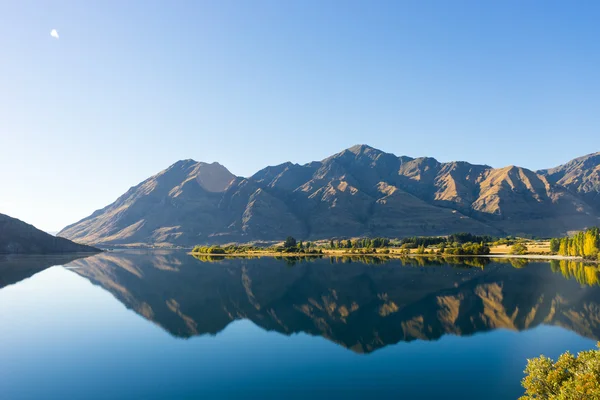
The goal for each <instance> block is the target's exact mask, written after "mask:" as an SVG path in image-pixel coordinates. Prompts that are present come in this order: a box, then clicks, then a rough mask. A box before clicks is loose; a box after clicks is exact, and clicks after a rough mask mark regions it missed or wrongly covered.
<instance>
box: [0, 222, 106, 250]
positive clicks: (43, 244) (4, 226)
mask: <svg viewBox="0 0 600 400" xmlns="http://www.w3.org/2000/svg"><path fill="white" fill-rule="evenodd" d="M98 252H100V250H99V249H96V248H94V247H91V246H86V245H82V244H78V243H74V242H72V241H70V240H68V239H65V238H62V237H56V236H52V235H50V234H48V233H46V232H43V231H41V230H39V229H37V228H36V227H34V226H33V225H29V224H27V223H25V222H23V221H21V220H18V219H16V218H12V217H9V216H8V215H4V214H0V254H66V253H98Z"/></svg>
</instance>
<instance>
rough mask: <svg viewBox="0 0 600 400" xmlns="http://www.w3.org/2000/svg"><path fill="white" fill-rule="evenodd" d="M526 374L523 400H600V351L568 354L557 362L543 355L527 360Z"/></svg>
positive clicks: (523, 383)
mask: <svg viewBox="0 0 600 400" xmlns="http://www.w3.org/2000/svg"><path fill="white" fill-rule="evenodd" d="M598 347H599V348H600V342H599V343H598ZM525 374H526V376H525V378H523V380H522V381H521V383H522V385H523V387H524V388H525V395H524V396H522V397H521V400H529V399H549V400H551V399H557V400H558V399H600V350H589V351H582V352H581V353H579V354H578V355H577V356H574V355H573V354H571V353H569V352H566V353H564V354H562V355H561V356H560V357H559V358H558V360H557V361H556V362H554V361H553V360H551V359H550V358H548V357H545V356H543V355H542V356H540V357H537V358H533V359H531V360H527V367H526V368H525Z"/></svg>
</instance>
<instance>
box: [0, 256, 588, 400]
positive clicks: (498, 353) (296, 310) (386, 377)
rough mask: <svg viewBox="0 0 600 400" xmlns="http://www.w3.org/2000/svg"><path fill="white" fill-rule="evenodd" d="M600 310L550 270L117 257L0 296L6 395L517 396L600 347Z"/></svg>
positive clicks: (59, 269) (0, 369)
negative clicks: (533, 377) (542, 368)
mask: <svg viewBox="0 0 600 400" xmlns="http://www.w3.org/2000/svg"><path fill="white" fill-rule="evenodd" d="M0 262H1V261H0ZM292 264H293V265H292ZM555 270H556V268H555ZM2 271H3V270H2V269H0V272H2ZM532 282H537V283H532ZM538 283H539V285H538ZM528 288H529V290H527V289H528ZM552 296H554V300H552V299H549V297H552ZM482 297H484V298H485V300H482ZM558 298H560V300H557V299H558ZM441 299H455V300H456V299H459V300H460V307H459V308H458V309H459V310H460V311H459V312H458V315H459V317H457V318H446V317H445V316H446V315H447V313H446V311H447V309H446V308H444V307H443V306H440V304H449V303H448V302H446V303H444V301H445V300H441ZM490 299H492V300H490ZM553 301H554V302H553ZM557 301H558V303H557ZM392 302H393V303H394V304H395V307H394V306H391V307H388V308H387V310H388V311H387V312H381V310H382V308H381V306H382V305H383V304H388V305H389V304H391V303H392ZM353 303H354V304H356V307H354V311H352V312H349V314H347V313H346V312H345V311H344V307H346V308H347V309H348V310H350V309H351V308H352V304H353ZM332 304H333V305H332ZM453 304H456V301H455V303H453ZM482 304H483V305H482ZM598 304H600V289H599V288H598V287H596V286H588V285H585V284H582V283H580V282H577V281H576V280H575V279H573V278H566V277H564V276H563V275H562V274H561V273H560V272H553V271H552V268H551V266H550V265H549V264H546V263H535V264H531V265H529V266H526V267H524V268H520V269H517V268H514V267H512V266H510V265H506V264H498V263H492V264H488V265H486V266H485V267H483V268H478V267H468V266H456V265H454V266H449V265H435V266H434V265H428V266H424V267H423V266H410V265H409V266H403V265H402V264H401V263H400V262H399V261H391V262H388V263H385V264H381V265H366V264H363V263H361V262H357V261H354V262H352V263H341V262H338V263H335V262H333V263H332V261H331V260H329V259H323V260H317V261H313V262H302V261H298V262H296V263H295V264H294V263H291V262H289V261H288V262H284V261H279V260H272V259H262V260H226V261H222V262H203V261H199V260H196V259H194V258H192V257H190V256H187V255H185V254H183V253H169V252H162V253H147V252H141V253H133V252H129V253H112V254H108V255H106V254H105V255H99V256H94V257H92V258H88V259H84V260H77V261H74V262H72V263H70V264H67V266H66V268H65V267H63V266H54V267H50V268H47V269H45V270H43V271H41V272H37V273H36V274H34V275H33V276H31V277H29V278H26V279H23V280H20V281H18V282H14V283H13V284H10V285H7V286H5V287H3V288H1V289H0V354H1V357H0V393H1V394H0V397H1V398H2V399H41V398H44V399H174V398H185V399H196V398H202V399H205V398H248V397H250V398H281V397H285V398H307V397H310V398H315V399H316V398H392V397H393V398H403V399H404V398H405V399H413V398H415V399H416V398H418V399H429V398H430V399H438V398H461V399H482V398H486V399H510V398H516V397H518V396H519V395H521V394H522V389H521V386H520V380H521V379H522V377H523V373H522V371H523V369H524V367H525V364H526V359H527V358H531V357H535V356H538V355H540V354H542V353H543V354H545V355H547V356H550V357H556V356H558V355H559V354H560V353H562V352H564V351H566V350H570V351H572V352H577V351H581V350H585V349H590V348H593V347H595V343H596V339H597V335H598V333H599V332H600V328H599V327H598V326H597V321H598V315H593V314H585V311H582V310H590V309H595V310H598V309H599V308H598V307H597V305H598ZM590 305H592V307H590ZM594 305H596V307H595V308H594ZM303 306H306V307H312V311H310V312H308V314H310V315H307V312H306V309H307V308H306V307H305V308H304V310H303V309H302V307H303ZM545 307H546V308H545ZM532 309H535V310H536V311H535V312H532V311H531V310H532ZM150 310H151V311H150ZM390 310H391V312H390ZM507 310H508V312H506V311H507ZM515 310H516V311H515ZM544 310H545V311H544ZM574 311H577V313H578V317H577V319H576V320H573V318H574V317H573V315H574ZM590 312H592V313H593V311H590ZM519 313H523V314H522V317H523V318H521V316H520V315H521V314H519ZM532 313H533V314H536V313H537V314H539V315H537V316H536V317H532V316H531V315H532ZM344 315H345V316H344ZM507 315H508V317H507ZM528 316H529V317H528ZM507 318H508V319H507ZM511 318H512V319H511ZM536 318H539V321H536ZM594 318H595V319H594ZM440 320H442V321H445V322H440ZM410 321H412V322H410ZM419 321H424V323H422V324H420V322H419ZM511 321H512V322H511ZM409 322H410V323H409ZM419 324H420V325H419Z"/></svg>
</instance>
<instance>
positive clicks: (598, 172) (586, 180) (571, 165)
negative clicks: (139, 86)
mask: <svg viewBox="0 0 600 400" xmlns="http://www.w3.org/2000/svg"><path fill="white" fill-rule="evenodd" d="M539 173H540V174H541V175H544V176H546V177H547V179H548V180H549V181H550V182H551V183H553V184H557V185H560V186H563V187H565V188H567V189H568V190H569V191H570V192H571V193H574V194H577V195H579V196H581V198H582V199H583V200H584V201H586V202H587V204H588V205H589V206H591V207H593V208H594V209H596V210H597V211H600V152H598V153H594V154H588V155H587V156H583V157H579V158H576V159H574V160H572V161H569V162H568V163H566V164H564V165H561V166H558V167H556V168H551V169H547V170H541V171H539Z"/></svg>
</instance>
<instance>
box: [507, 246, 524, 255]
mask: <svg viewBox="0 0 600 400" xmlns="http://www.w3.org/2000/svg"><path fill="white" fill-rule="evenodd" d="M510 254H517V255H523V254H527V246H525V245H524V244H523V243H515V244H513V245H512V247H511V248H510Z"/></svg>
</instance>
